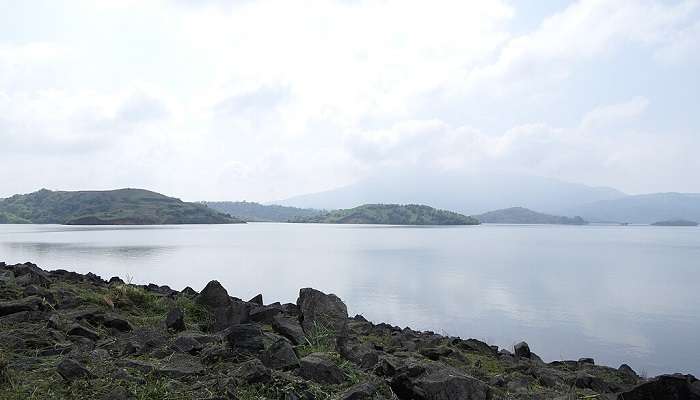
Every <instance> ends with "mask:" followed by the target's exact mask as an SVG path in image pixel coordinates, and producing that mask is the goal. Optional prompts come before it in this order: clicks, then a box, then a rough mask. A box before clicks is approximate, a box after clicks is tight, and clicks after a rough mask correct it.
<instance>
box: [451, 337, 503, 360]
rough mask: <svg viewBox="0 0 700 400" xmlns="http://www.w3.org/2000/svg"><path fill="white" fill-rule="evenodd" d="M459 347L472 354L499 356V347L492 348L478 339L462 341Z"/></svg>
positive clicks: (458, 344)
mask: <svg viewBox="0 0 700 400" xmlns="http://www.w3.org/2000/svg"><path fill="white" fill-rule="evenodd" d="M457 346H458V347H459V348H460V349H462V350H466V351H468V352H472V353H479V354H484V355H490V356H495V355H496V354H498V347H496V349H494V348H493V347H492V346H489V345H488V344H486V343H484V342H482V341H480V340H476V339H467V340H460V341H459V342H458V343H457Z"/></svg>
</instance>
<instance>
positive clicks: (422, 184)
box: [275, 171, 626, 215]
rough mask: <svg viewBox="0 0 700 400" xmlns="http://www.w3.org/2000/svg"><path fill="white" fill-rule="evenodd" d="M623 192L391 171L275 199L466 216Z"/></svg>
mask: <svg viewBox="0 0 700 400" xmlns="http://www.w3.org/2000/svg"><path fill="white" fill-rule="evenodd" d="M624 196H626V195H625V194H624V193H622V192H619V191H617V190H615V189H611V188H599V187H590V186H586V185H581V184H576V183H568V182H562V181H559V180H555V179H549V178H542V177H536V176H527V175H513V174H504V173H489V174H478V175H477V174H460V173H426V172H423V171H394V172H386V173H383V174H381V175H377V176H375V177H372V178H370V179H367V180H364V181H361V182H358V183H355V184H353V185H349V186H345V187H341V188H338V189H333V190H329V191H326V192H320V193H313V194H307V195H302V196H297V197H292V198H289V199H286V200H282V201H277V202H275V203H276V204H282V205H286V206H294V207H304V208H320V209H337V208H350V207H353V206H354V205H356V204H367V203H415V204H430V205H431V206H434V207H438V208H441V209H447V210H454V211H456V212H460V213H463V214H466V215H473V214H481V213H484V212H487V211H490V210H494V209H502V208H508V207H513V206H522V207H526V208H529V209H533V210H539V211H542V212H546V213H550V214H560V215H561V214H564V213H563V212H562V210H566V209H569V208H571V207H574V206H578V205H581V204H586V203H591V202H594V201H599V200H614V199H619V198H622V197H624ZM566 215H578V214H566Z"/></svg>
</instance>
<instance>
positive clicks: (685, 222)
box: [651, 219, 698, 226]
mask: <svg viewBox="0 0 700 400" xmlns="http://www.w3.org/2000/svg"><path fill="white" fill-rule="evenodd" d="M651 225H652V226H698V223H697V222H695V221H688V220H685V219H674V220H668V221H659V222H654V223H653V224H651Z"/></svg>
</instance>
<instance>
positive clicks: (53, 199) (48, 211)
mask: <svg viewBox="0 0 700 400" xmlns="http://www.w3.org/2000/svg"><path fill="white" fill-rule="evenodd" d="M241 222H243V221H241V220H239V219H237V218H233V217H231V216H229V215H226V214H222V213H220V212H217V211H215V210H212V209H210V208H208V207H207V206H205V205H203V204H196V203H186V202H183V201H181V200H179V199H175V198H172V197H167V196H164V195H162V194H159V193H155V192H150V191H148V190H142V189H119V190H106V191H77V192H63V191H51V190H46V189H42V190H39V191H38V192H34V193H29V194H18V195H14V196H12V197H9V198H7V199H4V200H2V201H0V223H34V224H67V225H161V224H230V223H241Z"/></svg>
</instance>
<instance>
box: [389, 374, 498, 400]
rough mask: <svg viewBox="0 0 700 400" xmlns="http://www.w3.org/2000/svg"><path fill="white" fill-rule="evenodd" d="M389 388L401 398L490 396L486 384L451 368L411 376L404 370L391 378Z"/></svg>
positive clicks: (481, 399) (471, 398) (477, 398)
mask: <svg viewBox="0 0 700 400" xmlns="http://www.w3.org/2000/svg"><path fill="white" fill-rule="evenodd" d="M391 388H392V390H393V391H394V392H395V393H396V394H397V395H398V396H399V398H401V399H403V398H406V399H424V400H487V399H491V398H492V393H491V390H490V389H489V386H488V385H487V384H485V383H484V382H481V381H480V380H478V379H475V378H472V377H469V376H466V375H461V374H459V373H458V372H456V371H452V370H436V371H434V372H433V373H430V374H427V375H425V376H419V377H412V374H411V373H410V372H409V371H406V372H403V373H401V374H399V375H397V376H395V377H394V378H392V380H391Z"/></svg>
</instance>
